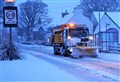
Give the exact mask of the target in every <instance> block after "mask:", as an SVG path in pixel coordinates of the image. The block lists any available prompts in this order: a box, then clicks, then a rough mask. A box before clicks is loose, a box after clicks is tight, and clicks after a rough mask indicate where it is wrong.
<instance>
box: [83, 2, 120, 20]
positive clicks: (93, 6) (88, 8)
mask: <svg viewBox="0 0 120 82" xmlns="http://www.w3.org/2000/svg"><path fill="white" fill-rule="evenodd" d="M81 6H82V8H83V10H84V12H83V13H84V15H85V16H87V17H89V18H91V14H92V12H93V11H118V8H119V7H120V1H119V0H82V2H81Z"/></svg>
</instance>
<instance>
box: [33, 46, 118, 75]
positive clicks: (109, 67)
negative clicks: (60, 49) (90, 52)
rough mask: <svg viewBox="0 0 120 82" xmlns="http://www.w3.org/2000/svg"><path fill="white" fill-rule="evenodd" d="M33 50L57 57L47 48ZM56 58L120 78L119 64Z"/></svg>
mask: <svg viewBox="0 0 120 82" xmlns="http://www.w3.org/2000/svg"><path fill="white" fill-rule="evenodd" d="M33 50H34V51H37V52H42V53H46V54H47V55H50V56H55V55H53V51H51V52H49V51H48V50H47V49H46V50H45V47H44V48H43V47H41V48H40V50H38V49H36V48H34V47H33ZM55 57H57V58H61V59H65V60H68V61H73V62H75V63H81V64H85V65H87V66H90V67H94V68H96V69H98V70H102V71H104V72H108V73H111V74H113V75H115V76H120V63H119V62H118V63H116V62H109V61H105V60H101V59H100V58H88V57H87V58H80V59H70V58H66V57H63V56H55ZM88 62H89V63H88Z"/></svg>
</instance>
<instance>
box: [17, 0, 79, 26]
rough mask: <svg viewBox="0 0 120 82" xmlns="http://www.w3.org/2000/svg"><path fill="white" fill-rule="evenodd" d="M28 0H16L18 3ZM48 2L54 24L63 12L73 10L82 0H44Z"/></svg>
mask: <svg viewBox="0 0 120 82" xmlns="http://www.w3.org/2000/svg"><path fill="white" fill-rule="evenodd" d="M24 1H26V0H16V3H17V4H20V3H22V2H24ZM42 1H43V2H44V3H46V4H48V9H49V15H50V16H51V17H52V18H53V22H52V24H56V23H57V21H59V20H60V18H61V12H64V11H65V10H68V12H69V13H71V12H72V11H73V8H74V7H75V6H76V5H78V4H79V2H80V0H42Z"/></svg>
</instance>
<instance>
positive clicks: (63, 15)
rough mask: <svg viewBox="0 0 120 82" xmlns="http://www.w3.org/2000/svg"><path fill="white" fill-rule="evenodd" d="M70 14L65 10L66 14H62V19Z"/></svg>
mask: <svg viewBox="0 0 120 82" xmlns="http://www.w3.org/2000/svg"><path fill="white" fill-rule="evenodd" d="M68 14H69V13H68V11H67V10H65V12H62V18H64V17H65V16H66V15H68Z"/></svg>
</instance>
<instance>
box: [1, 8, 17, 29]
mask: <svg viewBox="0 0 120 82" xmlns="http://www.w3.org/2000/svg"><path fill="white" fill-rule="evenodd" d="M3 16H4V17H3V22H4V27H17V26H18V15H17V7H3Z"/></svg>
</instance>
